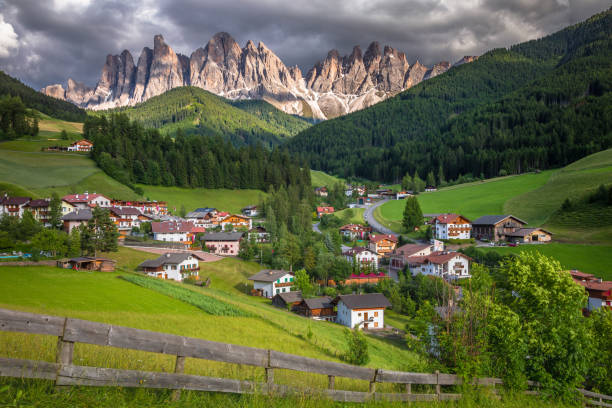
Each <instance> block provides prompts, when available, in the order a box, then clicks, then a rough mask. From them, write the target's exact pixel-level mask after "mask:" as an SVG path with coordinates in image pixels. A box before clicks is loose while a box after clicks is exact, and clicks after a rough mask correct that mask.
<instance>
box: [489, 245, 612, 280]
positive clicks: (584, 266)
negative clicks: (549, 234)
mask: <svg viewBox="0 0 612 408" xmlns="http://www.w3.org/2000/svg"><path fill="white" fill-rule="evenodd" d="M482 249H484V250H486V251H495V252H498V253H500V254H508V253H518V252H521V251H538V252H540V253H542V254H544V255H546V256H551V257H553V258H555V259H557V260H558V261H559V262H561V265H562V266H563V267H564V268H566V269H579V270H581V271H582V272H586V273H592V274H594V275H596V276H599V277H600V278H603V279H608V280H612V268H610V262H609V257H610V254H612V246H605V245H580V244H562V243H555V242H553V243H550V244H544V245H519V246H517V247H494V248H482Z"/></svg>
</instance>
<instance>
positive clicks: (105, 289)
mask: <svg viewBox="0 0 612 408" xmlns="http://www.w3.org/2000/svg"><path fill="white" fill-rule="evenodd" d="M105 256H110V257H113V258H114V259H116V260H117V261H118V266H119V267H120V268H121V269H122V270H126V271H127V270H131V269H133V267H134V265H137V264H138V263H139V262H141V260H142V259H146V258H151V257H154V256H155V255H152V254H145V253H143V252H140V251H136V250H133V249H126V248H120V250H119V252H118V253H112V254H105ZM200 267H201V272H200V274H201V276H202V277H210V278H211V281H212V284H211V286H210V287H209V288H199V287H195V286H189V285H185V284H180V283H170V282H168V283H166V282H162V281H157V280H155V282H157V283H158V284H163V285H167V289H164V290H163V291H162V292H164V293H165V294H164V293H160V292H159V291H157V290H155V289H148V288H144V287H141V286H138V285H135V284H133V283H130V282H128V281H126V280H124V279H118V276H119V275H125V274H129V272H115V273H101V272H85V271H72V270H63V269H58V268H54V267H21V268H15V267H2V268H0V299H1V301H0V307H5V308H11V309H16V310H23V311H28V312H35V313H45V314H52V315H60V316H70V317H75V318H81V319H87V320H93V321H99V322H104V323H110V324H117V325H123V326H129V327H136V328H141V329H146V330H153V331H159V332H165V333H172V334H178V335H185V336H190V337H197V338H202V339H207V340H213V341H220V342H226V343H232V344H239V345H245V346H251V347H260V348H271V349H274V350H279V351H284V352H287V353H292V354H298V355H303V356H307V357H314V358H319V359H326V360H332V361H341V355H342V354H343V352H344V350H345V342H344V336H343V332H344V328H343V327H342V326H339V325H337V324H334V323H328V322H317V321H312V320H310V319H306V318H303V317H301V316H297V315H295V314H293V313H289V312H287V311H286V310H283V309H278V308H275V307H273V306H271V304H270V301H269V300H267V299H262V298H257V297H252V296H248V295H247V294H246V292H247V289H248V287H247V280H246V278H247V277H248V276H249V275H251V274H252V273H255V272H257V271H258V270H259V269H260V266H259V265H257V264H256V263H252V262H243V261H240V260H238V259H230V258H227V259H224V260H221V261H217V262H211V263H201V264H200ZM173 287H176V288H177V289H178V288H180V289H181V291H183V292H184V291H189V292H190V293H192V295H190V296H192V297H193V296H202V297H205V298H209V299H211V300H214V302H216V303H220V302H222V303H225V304H227V305H231V306H234V307H239V308H240V309H241V310H244V311H246V312H248V314H249V315H250V316H253V317H230V316H220V315H216V314H209V313H207V312H206V311H205V310H202V309H199V308H196V307H195V306H192V305H191V304H189V303H186V302H183V301H180V300H178V299H177V298H175V297H173V296H175V295H174V293H180V291H179V292H177V291H174V290H171V289H172V288H173ZM387 322H388V323H389V324H392V325H395V326H397V327H399V328H402V329H403V328H404V326H405V324H406V323H407V322H408V319H407V318H406V317H403V316H399V315H396V314H394V313H392V312H391V313H389V314H388V317H387ZM56 341H57V339H56V338H54V337H52V336H33V335H26V334H20V333H5V332H0V356H2V357H12V358H29V359H41V360H46V361H53V360H54V358H55V346H56ZM367 341H368V348H369V351H370V357H371V361H370V363H369V364H368V366H371V367H380V368H387V369H394V370H408V371H422V372H428V371H431V370H433V369H434V368H433V367H432V366H430V365H429V363H428V362H427V361H426V359H424V358H423V357H421V356H419V355H417V354H415V353H414V352H411V351H409V350H408V349H407V347H406V345H405V344H404V342H403V341H402V340H398V339H384V338H380V337H377V336H372V335H368V336H367ZM74 360H75V361H76V362H77V364H80V365H90V366H101V367H113V368H122V369H135V370H152V371H165V372H169V371H172V370H173V367H174V366H173V365H174V358H173V357H172V356H169V355H161V354H154V353H147V352H138V351H132V350H121V349H114V348H111V347H100V346H92V345H85V344H76V346H75V354H74ZM185 372H186V373H189V374H199V375H207V376H219V377H229V378H239V379H249V380H255V381H263V380H264V370H263V369H260V368H253V367H248V366H241V365H233V364H225V363H218V362H212V361H205V360H197V359H191V358H189V359H187V362H186V368H185ZM274 380H275V382H277V383H279V384H291V385H294V386H296V385H297V386H298V387H316V388H325V387H326V385H327V377H326V376H321V375H315V374H306V373H299V372H293V371H289V370H275V375H274ZM336 387H337V388H338V389H348V390H359V391H366V390H367V389H368V383H367V382H365V381H357V380H349V379H343V378H336ZM16 389H19V390H22V393H21V394H20V395H19V396H17V394H16ZM52 390H53V387H52V383H50V382H44V381H17V380H9V379H2V380H0V402H3V401H9V403H13V402H14V401H15V398H17V399H18V400H19V403H20V404H18V405H24V406H25V405H28V404H29V403H30V402H32V403H35V404H36V406H60V407H68V406H70V407H72V406H83V407H86V406H92V405H95V406H177V407H178V406H181V407H182V406H189V407H191V406H193V407H195V406H218V405H224V406H232V407H233V406H235V407H244V406H261V407H269V406H283V407H284V406H287V407H290V406H291V407H293V406H313V407H320V406H329V407H341V406H346V404H340V403H333V402H330V401H328V400H325V399H317V398H316V397H315V398H312V397H310V396H308V395H300V394H298V395H296V396H295V397H292V398H282V399H275V398H269V397H267V396H264V395H255V396H237V395H224V394H210V393H198V392H184V393H183V394H182V397H181V399H180V400H179V401H172V400H171V392H170V391H165V390H159V391H156V390H143V389H141V390H128V389H115V388H111V389H104V390H102V389H95V388H87V387H81V388H75V389H73V390H72V391H71V392H70V393H54V392H52ZM377 391H382V392H385V391H386V392H392V391H394V392H397V391H400V390H399V388H397V387H396V386H393V385H390V384H379V385H378V386H377ZM430 392H432V391H431V390H430ZM489 399H490V400H489ZM502 401H503V402H501V405H499V404H500V401H499V400H496V399H494V398H493V397H492V396H488V394H487V392H486V391H480V392H476V393H474V395H468V396H467V397H466V398H465V399H464V400H462V401H461V402H440V403H433V404H432V403H427V404H426V405H423V406H427V407H431V406H458V407H475V406H482V404H483V402H486V404H487V405H486V406H508V407H519V406H533V407H540V406H542V407H543V406H546V405H544V403H543V402H541V401H540V400H537V399H533V398H527V397H522V396H507V397H506V396H505V397H503V399H502ZM493 403H495V405H492V404H493ZM526 404H527V405H526ZM13 405H14V404H13ZM11 406H12V405H11ZM359 406H364V405H359ZM365 406H383V405H381V404H380V403H374V402H372V403H368V404H365ZM384 406H395V405H394V404H393V403H387V404H384ZM397 406H400V405H397ZM402 406H404V405H402ZM414 406H419V405H414Z"/></svg>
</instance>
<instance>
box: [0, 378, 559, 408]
mask: <svg viewBox="0 0 612 408" xmlns="http://www.w3.org/2000/svg"><path fill="white" fill-rule="evenodd" d="M377 388H378V386H377ZM413 389H414V388H413ZM0 404H2V406H7V407H16V406H19V407H31V406H32V407H33V406H36V407H58V408H67V407H70V408H81V407H82V408H89V407H101V408H102V407H108V408H117V407H150V408H157V407H159V408H161V407H164V408H166V407H170V408H179V407H180V408H186V407H189V408H195V407H198V408H203V407H204V408H208V407H215V408H217V407H224V408H245V407H251V408H295V407H302V408H345V407H365V408H370V407H389V408H394V407H397V408H400V407H402V408H403V407H406V406H407V403H405V402H374V401H371V402H366V403H359V404H358V403H355V404H350V403H340V402H337V403H334V402H332V401H330V400H328V399H324V398H321V397H316V396H313V395H307V394H298V395H295V396H293V397H287V398H278V397H276V396H267V395H263V394H256V395H234V394H222V393H207V392H196V391H182V393H181V398H180V399H179V400H178V401H175V400H173V399H172V393H171V391H166V390H151V389H149V390H146V389H128V388H96V387H89V388H88V387H80V388H73V389H71V391H70V392H55V390H54V387H53V383H52V382H51V381H47V382H42V381H40V382H39V381H31V380H8V379H0ZM409 406H410V407H415V408H438V407H448V408H451V407H457V408H476V407H478V408H483V407H486V408H490V407H499V408H548V407H551V406H555V407H564V406H565V405H563V404H561V403H558V402H556V401H550V400H543V399H539V398H537V397H533V396H525V395H517V394H514V395H506V394H502V395H501V396H496V395H493V394H492V393H491V392H489V391H487V390H486V389H481V390H479V391H475V392H472V393H469V394H467V395H465V396H464V398H462V399H461V400H459V401H429V402H410V403H409Z"/></svg>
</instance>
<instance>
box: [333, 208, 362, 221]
mask: <svg viewBox="0 0 612 408" xmlns="http://www.w3.org/2000/svg"><path fill="white" fill-rule="evenodd" d="M364 212H365V208H345V209H344V210H340V211H337V212H335V213H334V217H337V218H340V219H341V220H342V221H344V222H346V223H347V224H364V223H365V221H364V219H363V213H364ZM351 214H352V215H351Z"/></svg>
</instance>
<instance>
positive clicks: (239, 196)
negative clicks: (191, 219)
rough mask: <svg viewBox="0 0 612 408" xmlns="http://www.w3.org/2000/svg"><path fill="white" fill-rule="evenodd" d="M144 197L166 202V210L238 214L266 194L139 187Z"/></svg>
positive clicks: (256, 191)
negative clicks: (214, 211) (200, 210)
mask: <svg viewBox="0 0 612 408" xmlns="http://www.w3.org/2000/svg"><path fill="white" fill-rule="evenodd" d="M139 186H140V187H141V188H142V189H143V191H144V195H145V197H147V198H149V199H151V200H158V201H166V202H167V203H168V209H169V210H173V209H174V208H175V207H176V210H177V211H180V209H181V205H184V206H185V210H186V211H187V212H189V211H192V210H194V209H196V208H199V207H214V208H217V209H219V210H220V211H228V212H231V213H240V210H241V209H242V208H244V207H246V206H248V205H257V204H258V203H259V202H260V201H261V197H264V196H265V195H266V193H264V192H263V191H260V190H226V189H206V188H189V189H188V188H181V187H162V186H148V185H144V184H141V185H139Z"/></svg>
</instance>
